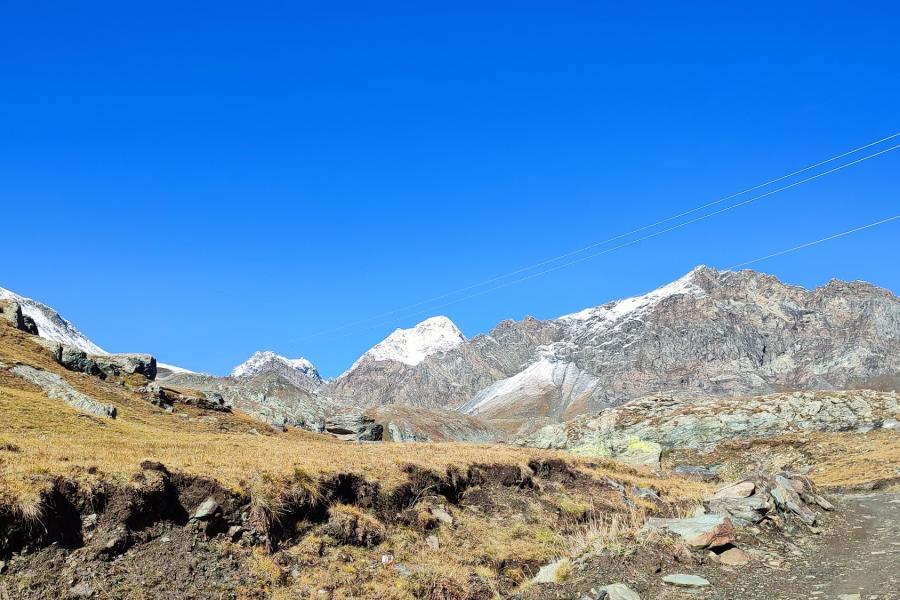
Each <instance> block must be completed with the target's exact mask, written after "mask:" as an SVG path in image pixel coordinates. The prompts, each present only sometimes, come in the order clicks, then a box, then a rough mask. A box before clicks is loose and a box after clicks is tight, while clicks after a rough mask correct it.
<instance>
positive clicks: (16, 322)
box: [0, 300, 38, 335]
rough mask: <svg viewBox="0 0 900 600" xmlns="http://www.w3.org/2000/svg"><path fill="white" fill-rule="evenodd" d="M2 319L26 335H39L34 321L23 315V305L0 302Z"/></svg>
mask: <svg viewBox="0 0 900 600" xmlns="http://www.w3.org/2000/svg"><path fill="white" fill-rule="evenodd" d="M0 318H2V319H4V320H6V321H7V322H8V323H9V324H10V325H12V326H13V327H15V328H16V329H19V330H21V331H24V332H25V333H30V334H31V335H37V333H38V328H37V324H36V323H35V322H34V319H32V318H31V317H29V316H28V315H25V314H23V313H22V305H21V304H19V303H18V302H16V301H15V300H0Z"/></svg>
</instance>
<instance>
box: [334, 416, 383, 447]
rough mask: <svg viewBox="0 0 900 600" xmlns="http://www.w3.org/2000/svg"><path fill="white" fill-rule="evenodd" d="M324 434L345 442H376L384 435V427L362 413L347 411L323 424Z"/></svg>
mask: <svg viewBox="0 0 900 600" xmlns="http://www.w3.org/2000/svg"><path fill="white" fill-rule="evenodd" d="M325 432H326V433H329V434H331V435H333V436H334V437H336V438H338V439H341V440H346V441H358V442H378V441H381V439H382V437H383V435H384V427H383V426H382V425H381V424H379V423H376V422H375V419H373V418H372V417H370V416H368V415H366V414H365V413H363V412H362V411H354V410H348V411H344V412H341V413H338V414H335V415H332V417H331V418H330V419H328V420H327V421H326V422H325Z"/></svg>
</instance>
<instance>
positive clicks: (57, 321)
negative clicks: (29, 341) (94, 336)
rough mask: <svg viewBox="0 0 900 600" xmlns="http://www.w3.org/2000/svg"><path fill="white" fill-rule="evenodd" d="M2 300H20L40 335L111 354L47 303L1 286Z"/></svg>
mask: <svg viewBox="0 0 900 600" xmlns="http://www.w3.org/2000/svg"><path fill="white" fill-rule="evenodd" d="M0 300H12V301H14V302H18V303H19V304H20V305H21V306H22V314H24V315H26V316H29V317H31V318H32V319H34V322H35V324H36V325H37V328H38V335H39V336H41V337H42V338H46V339H48V340H53V341H54V342H59V343H60V344H67V345H69V346H75V347H76V348H78V349H79V350H82V351H84V352H87V353H88V354H109V353H108V352H107V351H106V350H104V349H103V348H101V347H100V346H98V345H97V344H95V343H94V342H92V341H91V340H89V339H88V338H87V336H85V335H84V334H83V333H81V332H80V331H78V329H77V328H76V327H75V326H74V325H72V324H71V323H69V322H68V321H66V320H65V319H63V318H62V317H61V316H60V315H59V313H58V312H56V311H55V310H53V309H52V308H50V307H49V306H47V305H46V304H42V303H40V302H38V301H37V300H32V299H31V298H26V297H25V296H20V295H18V294H16V293H15V292H12V291H10V290H7V289H5V288H0Z"/></svg>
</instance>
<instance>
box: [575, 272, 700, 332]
mask: <svg viewBox="0 0 900 600" xmlns="http://www.w3.org/2000/svg"><path fill="white" fill-rule="evenodd" d="M705 269H708V267H705V266H703V265H700V266H698V267H695V268H694V269H692V270H691V271H690V272H689V273H687V274H686V275H684V276H683V277H681V278H679V279H676V280H675V281H673V282H672V283H669V284H666V285H664V286H662V287H660V288H657V289H655V290H653V291H652V292H649V293H647V294H644V295H643V296H634V297H633V298H625V299H624V300H615V301H613V302H609V303H607V304H604V305H603V306H596V307H593V308H586V309H584V310H582V311H578V312H576V313H572V314H570V315H564V316H562V317H559V320H560V321H563V322H564V323H568V324H575V323H577V322H579V321H592V322H594V323H599V324H602V325H613V324H616V323H619V322H621V321H622V320H623V319H624V318H626V317H634V316H637V315H639V314H641V313H642V312H643V311H645V310H647V309H648V308H650V307H652V306H654V305H656V304H657V303H659V302H660V301H661V300H664V299H665V298H669V297H671V296H677V295H692V296H702V295H703V294H704V293H705V292H704V290H703V289H702V288H701V287H700V286H698V285H697V284H696V282H695V278H696V276H697V274H698V273H700V272H701V271H703V270H705Z"/></svg>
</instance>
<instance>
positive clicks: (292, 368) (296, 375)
mask: <svg viewBox="0 0 900 600" xmlns="http://www.w3.org/2000/svg"><path fill="white" fill-rule="evenodd" d="M269 372H275V373H278V374H280V375H284V376H285V377H287V378H288V379H289V380H291V381H294V382H295V383H301V384H305V385H309V384H313V385H318V384H321V383H322V377H321V375H319V371H318V370H317V369H316V367H315V366H314V365H313V364H312V363H311V362H310V361H309V360H307V359H305V358H302V357H301V358H287V357H285V356H281V355H278V354H276V353H274V352H272V351H271V350H263V351H260V352H254V353H253V356H251V357H250V358H248V359H247V360H246V361H245V362H243V363H241V364H239V365H238V366H236V367H235V368H234V369H233V370H232V371H231V377H234V378H235V379H243V378H247V377H253V376H255V375H258V374H260V373H269Z"/></svg>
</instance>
